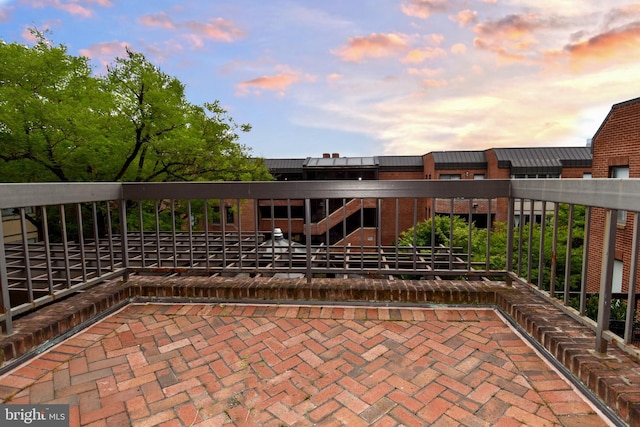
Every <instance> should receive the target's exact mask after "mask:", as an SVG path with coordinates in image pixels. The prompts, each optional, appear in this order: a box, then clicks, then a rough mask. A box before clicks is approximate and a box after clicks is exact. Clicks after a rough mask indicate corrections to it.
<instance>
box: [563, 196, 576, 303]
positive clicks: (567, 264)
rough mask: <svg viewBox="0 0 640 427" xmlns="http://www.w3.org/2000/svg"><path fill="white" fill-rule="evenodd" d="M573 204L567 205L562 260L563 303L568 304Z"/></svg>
mask: <svg viewBox="0 0 640 427" xmlns="http://www.w3.org/2000/svg"><path fill="white" fill-rule="evenodd" d="M573 212H574V206H573V204H570V205H569V217H568V218H567V251H566V258H565V261H564V265H565V269H564V305H569V297H570V296H571V295H570V293H571V251H572V249H573Z"/></svg>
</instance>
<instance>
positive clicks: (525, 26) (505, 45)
mask: <svg viewBox="0 0 640 427" xmlns="http://www.w3.org/2000/svg"><path fill="white" fill-rule="evenodd" d="M552 25H553V23H552V22H548V21H545V20H542V19H540V18H539V17H538V16H537V15H534V14H526V15H509V16H506V17H504V18H502V19H500V20H497V21H487V22H484V23H481V24H478V25H476V26H475V27H474V32H475V33H476V34H477V37H476V38H475V39H474V41H473V45H474V47H476V48H477V49H482V50H487V51H489V52H493V53H495V54H496V55H497V56H498V58H499V59H500V60H501V61H502V62H503V63H512V62H521V61H525V60H527V58H528V55H529V54H530V53H531V51H532V48H533V46H535V45H537V44H538V41H537V39H536V38H535V31H536V30H539V29H545V28H548V27H549V26H552Z"/></svg>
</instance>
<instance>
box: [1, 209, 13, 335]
mask: <svg viewBox="0 0 640 427" xmlns="http://www.w3.org/2000/svg"><path fill="white" fill-rule="evenodd" d="M2 221H3V219H2V211H0V287H1V288H2V293H1V294H0V298H1V299H2V301H1V302H2V313H3V314H4V316H5V317H4V321H3V322H2V323H4V328H3V329H4V331H3V332H4V333H5V334H11V333H13V323H12V321H11V300H10V298H9V273H8V272H7V253H6V251H5V248H4V226H3V222H2Z"/></svg>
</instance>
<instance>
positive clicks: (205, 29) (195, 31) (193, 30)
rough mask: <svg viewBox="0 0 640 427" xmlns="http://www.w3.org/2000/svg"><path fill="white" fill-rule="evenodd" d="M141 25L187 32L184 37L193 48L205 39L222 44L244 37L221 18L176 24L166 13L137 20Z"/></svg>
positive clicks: (238, 30) (240, 31)
mask: <svg viewBox="0 0 640 427" xmlns="http://www.w3.org/2000/svg"><path fill="white" fill-rule="evenodd" d="M138 22H139V23H141V24H142V25H145V26H149V27H161V28H165V29H169V30H185V31H188V33H187V34H185V35H184V37H185V38H186V39H188V40H189V41H190V42H191V44H192V45H193V46H194V47H201V46H203V45H204V40H205V39H212V40H216V41H223V42H233V41H235V40H237V39H239V38H242V37H244V36H245V33H244V32H243V31H242V30H240V29H239V28H238V27H237V26H236V25H235V23H234V22H233V21H230V20H228V19H223V18H215V19H210V20H209V21H207V22H199V21H193V20H190V21H183V22H176V21H174V20H173V19H172V18H171V17H170V16H169V15H167V14H166V13H158V14H155V15H145V16H143V17H141V18H140V19H138Z"/></svg>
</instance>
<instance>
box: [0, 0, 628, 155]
mask: <svg viewBox="0 0 640 427" xmlns="http://www.w3.org/2000/svg"><path fill="white" fill-rule="evenodd" d="M29 28H37V29H39V30H50V32H51V33H50V34H49V38H50V39H51V40H52V41H53V42H54V43H55V44H63V45H66V46H67V47H68V50H69V53H71V54H73V55H85V56H87V57H89V58H91V62H92V64H93V65H94V69H95V73H96V74H101V73H104V71H105V64H108V63H111V62H112V61H113V59H114V58H115V57H116V56H124V52H125V48H126V47H129V48H131V49H132V50H135V51H138V52H142V53H144V54H145V55H146V57H147V58H148V59H149V60H150V61H151V62H153V63H154V64H156V65H158V66H159V67H160V68H161V69H162V71H164V72H165V73H167V74H170V75H172V76H176V77H177V78H178V79H179V80H180V81H182V82H183V83H184V84H185V85H186V91H187V98H188V100H189V101H190V102H192V103H194V104H202V103H204V102H209V101H214V100H219V101H220V103H221V105H223V106H224V108H226V109H227V110H228V111H229V114H230V115H231V116H232V117H233V118H234V120H235V121H236V122H238V123H249V124H251V125H252V126H253V130H252V131H251V132H250V133H248V134H243V135H242V137H241V142H242V143H243V144H245V145H247V146H248V147H250V148H252V153H253V154H254V155H256V156H263V157H268V158H282V157H300V158H302V157H308V156H311V157H321V156H322V153H325V152H331V153H340V155H341V156H372V155H421V154H425V153H428V152H430V151H440V150H484V149H487V148H496V147H527V146H584V145H585V144H586V141H587V139H588V138H591V137H592V136H593V134H594V133H595V132H596V130H597V129H598V127H599V126H600V124H601V123H602V121H603V120H604V119H605V117H606V115H607V113H608V111H609V110H610V108H611V105H612V104H615V103H618V102H622V101H626V100H629V99H632V98H636V97H639V96H640V3H634V2H630V1H619V0H608V1H601V0H598V1H569V0H554V1H544V0H520V1H516V0H484V1H482V0H480V1H472V0H459V1H458V0H397V1H392V0H369V1H344V0H323V1H293V0H267V1H256V0H252V1H248V0H217V1H204V0H181V1H173V0H154V1H148V0H147V1H139V0H128V1H124V0H0V39H2V40H4V41H5V42H19V43H25V44H31V43H32V41H31V39H30V37H29V31H28V29H29Z"/></svg>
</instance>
